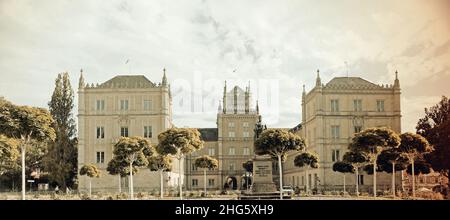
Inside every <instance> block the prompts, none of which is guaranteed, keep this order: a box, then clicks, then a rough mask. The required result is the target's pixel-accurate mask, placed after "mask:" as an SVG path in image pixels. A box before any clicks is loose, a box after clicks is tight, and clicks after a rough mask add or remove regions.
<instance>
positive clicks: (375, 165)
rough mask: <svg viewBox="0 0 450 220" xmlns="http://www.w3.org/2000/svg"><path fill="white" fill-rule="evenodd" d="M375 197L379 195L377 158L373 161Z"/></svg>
mask: <svg viewBox="0 0 450 220" xmlns="http://www.w3.org/2000/svg"><path fill="white" fill-rule="evenodd" d="M373 197H377V158H375V161H374V162H373Z"/></svg>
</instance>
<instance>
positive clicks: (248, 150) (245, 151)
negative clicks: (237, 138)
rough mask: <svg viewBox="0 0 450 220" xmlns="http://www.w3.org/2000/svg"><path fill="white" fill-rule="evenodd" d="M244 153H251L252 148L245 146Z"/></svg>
mask: <svg viewBox="0 0 450 220" xmlns="http://www.w3.org/2000/svg"><path fill="white" fill-rule="evenodd" d="M243 154H244V155H250V148H248V147H244V152H243Z"/></svg>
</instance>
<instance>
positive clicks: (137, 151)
mask: <svg viewBox="0 0 450 220" xmlns="http://www.w3.org/2000/svg"><path fill="white" fill-rule="evenodd" d="M113 154H114V157H113V160H115V161H118V163H115V165H117V166H118V167H116V169H118V171H119V172H121V171H122V172H124V173H126V174H128V175H130V199H131V200H133V199H134V189H133V174H134V173H136V172H137V171H138V168H140V167H146V166H147V165H148V159H147V158H148V157H151V156H152V155H154V154H155V149H154V148H153V147H152V146H151V144H150V142H149V141H148V140H147V139H145V138H142V137H121V138H119V140H118V141H117V143H116V144H115V145H114V151H113ZM125 164H127V166H128V169H127V168H126V167H125V166H124V165H125Z"/></svg>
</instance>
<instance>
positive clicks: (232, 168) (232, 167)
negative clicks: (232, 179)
mask: <svg viewBox="0 0 450 220" xmlns="http://www.w3.org/2000/svg"><path fill="white" fill-rule="evenodd" d="M229 168H230V171H234V163H230V167H229Z"/></svg>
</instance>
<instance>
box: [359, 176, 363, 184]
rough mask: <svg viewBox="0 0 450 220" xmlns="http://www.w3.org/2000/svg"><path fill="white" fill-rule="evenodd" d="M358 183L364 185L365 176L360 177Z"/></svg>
mask: <svg viewBox="0 0 450 220" xmlns="http://www.w3.org/2000/svg"><path fill="white" fill-rule="evenodd" d="M358 182H359V185H364V175H359V178H358Z"/></svg>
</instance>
